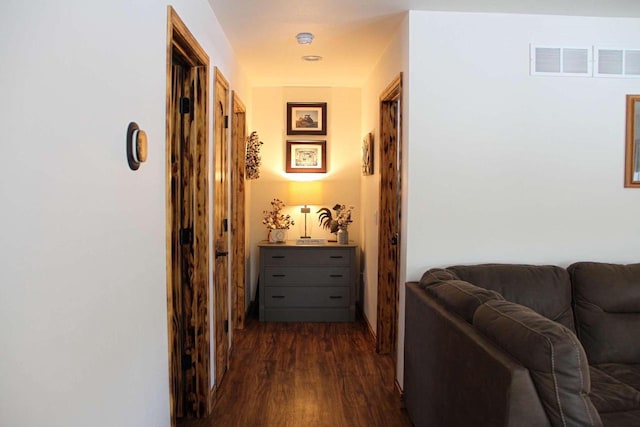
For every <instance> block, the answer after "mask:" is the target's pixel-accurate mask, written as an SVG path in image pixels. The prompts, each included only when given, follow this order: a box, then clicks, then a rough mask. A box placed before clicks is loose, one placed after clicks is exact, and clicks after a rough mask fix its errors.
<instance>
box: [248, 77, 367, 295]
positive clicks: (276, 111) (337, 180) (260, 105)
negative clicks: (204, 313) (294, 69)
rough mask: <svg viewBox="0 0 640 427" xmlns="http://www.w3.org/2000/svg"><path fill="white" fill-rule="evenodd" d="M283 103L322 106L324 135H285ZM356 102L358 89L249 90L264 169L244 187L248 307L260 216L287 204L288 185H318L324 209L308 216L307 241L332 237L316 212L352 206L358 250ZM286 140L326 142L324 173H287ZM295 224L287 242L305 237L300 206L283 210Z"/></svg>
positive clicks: (261, 231) (353, 235)
mask: <svg viewBox="0 0 640 427" xmlns="http://www.w3.org/2000/svg"><path fill="white" fill-rule="evenodd" d="M287 102H326V103H327V135H326V136H319V135H314V136H306V135H287V128H286V117H287V116H286V104H287ZM360 102H361V90H360V89H359V88H343V87H332V88H327V87H257V88H254V89H253V98H252V106H253V109H252V113H251V115H252V127H251V128H250V129H249V133H250V132H251V131H254V130H255V131H257V132H258V135H259V137H260V140H261V141H262V142H263V143H264V144H263V145H262V146H261V148H260V154H261V158H262V166H261V167H260V178H259V179H257V180H253V181H247V188H248V190H249V192H250V194H251V196H250V198H249V199H248V204H247V210H248V212H249V216H250V217H249V223H248V224H249V229H250V246H249V249H250V254H251V255H250V267H251V274H250V282H249V284H250V288H249V290H250V291H249V292H248V293H247V302H248V301H249V299H250V300H253V299H254V297H255V293H256V285H257V280H258V268H259V267H258V256H259V255H258V247H257V245H258V243H259V242H260V241H261V240H264V239H266V238H267V229H266V228H265V226H264V225H263V224H262V218H263V214H262V212H263V211H264V210H269V209H270V207H271V206H270V203H271V200H272V199H274V198H279V199H281V200H283V201H284V202H285V203H286V204H288V205H290V203H289V202H288V200H287V198H288V194H289V183H290V182H291V181H297V180H304V179H311V180H316V181H320V182H322V195H321V201H322V203H320V204H318V205H311V206H310V207H311V213H310V214H308V216H307V230H308V232H309V234H310V236H311V237H319V238H327V239H331V238H334V239H335V236H333V235H331V233H328V232H327V231H325V230H324V229H322V228H321V227H319V225H318V214H317V213H316V211H317V210H318V209H319V208H320V207H328V208H331V207H333V206H334V205H335V204H336V203H341V204H345V205H354V206H355V210H354V216H353V219H354V221H353V223H352V224H351V226H350V227H349V239H350V240H353V241H354V242H355V243H357V244H359V243H360V241H361V236H360V222H361V218H362V215H363V211H362V209H361V207H360V175H361V168H360V158H361V156H360V141H361V140H362V136H361V135H360V118H361V113H360ZM287 140H326V142H327V173H326V174H325V173H322V174H304V173H303V174H300V173H286V172H285V154H286V141H287ZM284 211H285V212H286V213H289V214H290V215H291V216H292V217H293V219H294V220H295V225H294V226H293V227H292V228H291V229H290V230H289V232H288V238H289V239H291V240H295V239H297V238H298V237H300V236H302V235H303V234H304V215H303V214H301V213H300V206H287V207H285V210H284Z"/></svg>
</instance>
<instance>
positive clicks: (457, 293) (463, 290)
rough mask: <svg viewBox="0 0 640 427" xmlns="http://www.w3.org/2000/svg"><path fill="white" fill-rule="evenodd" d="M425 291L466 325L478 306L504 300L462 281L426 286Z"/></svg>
mask: <svg viewBox="0 0 640 427" xmlns="http://www.w3.org/2000/svg"><path fill="white" fill-rule="evenodd" d="M425 291H426V292H427V293H429V294H431V295H432V296H433V297H434V298H435V299H436V300H438V302H440V303H441V304H442V305H443V306H445V307H446V308H447V309H448V310H450V311H452V312H454V313H456V314H457V315H459V316H461V317H462V318H463V319H464V320H466V321H467V322H468V323H471V321H472V320H473V314H474V313H475V312H476V310H477V309H478V307H480V305H482V304H483V303H485V302H486V301H491V300H503V299H504V298H503V297H502V295H500V294H499V293H497V292H496V291H492V290H489V289H485V288H481V287H479V286H475V285H472V284H471V283H469V282H464V281H462V280H447V281H442V282H439V283H436V284H433V285H432V286H428V287H427V288H426V289H425Z"/></svg>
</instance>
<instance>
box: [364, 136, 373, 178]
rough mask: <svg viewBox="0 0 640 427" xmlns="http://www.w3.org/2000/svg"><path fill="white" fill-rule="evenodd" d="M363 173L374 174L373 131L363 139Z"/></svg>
mask: <svg viewBox="0 0 640 427" xmlns="http://www.w3.org/2000/svg"><path fill="white" fill-rule="evenodd" d="M362 175H365V176H367V175H373V132H369V133H368V134H367V135H366V136H365V137H364V139H363V140H362Z"/></svg>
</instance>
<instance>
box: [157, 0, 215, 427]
mask: <svg viewBox="0 0 640 427" xmlns="http://www.w3.org/2000/svg"><path fill="white" fill-rule="evenodd" d="M174 53H175V54H179V55H180V56H181V57H183V58H184V59H186V60H187V61H188V66H189V67H192V68H195V67H202V76H203V80H204V82H203V84H202V86H203V87H202V88H201V91H202V93H201V95H202V96H201V97H199V99H198V102H197V103H195V102H194V105H193V106H192V108H193V111H194V114H195V116H196V120H195V121H194V125H193V127H194V128H193V132H191V134H192V135H194V138H195V140H194V141H193V142H194V143H195V150H196V156H195V157H196V160H195V162H194V169H195V180H196V184H197V185H196V195H195V199H196V203H197V204H198V205H199V206H198V209H196V210H199V211H200V212H199V213H196V215H195V217H194V231H193V234H194V238H193V239H192V240H193V243H192V244H193V245H194V253H195V260H196V265H194V276H197V277H198V280H197V281H196V282H197V286H199V287H201V289H198V295H200V298H198V302H197V304H198V307H197V311H198V313H199V314H200V315H198V316H195V317H194V321H195V322H196V325H194V326H195V328H196V330H198V331H200V332H201V334H200V336H199V337H198V339H197V340H196V342H195V348H196V352H197V358H198V364H197V366H196V369H195V376H196V383H197V385H198V388H197V392H196V394H197V396H196V400H197V407H198V411H201V414H199V415H200V416H205V415H208V414H209V413H210V411H211V407H210V405H209V390H208V388H209V381H210V377H211V369H210V359H209V354H210V353H209V352H210V346H209V322H208V318H209V315H208V313H209V308H210V307H209V298H208V295H209V214H208V197H209V196H208V189H209V183H208V170H209V161H208V153H209V142H208V126H209V116H208V114H209V113H208V112H209V109H208V107H207V100H208V92H209V56H208V55H207V53H206V52H205V51H204V49H202V47H201V46H200V44H199V43H198V42H197V40H196V39H195V37H194V36H193V34H191V32H190V31H189V29H188V28H187V27H186V25H185V24H184V22H183V21H182V20H181V19H180V17H179V16H178V14H177V13H176V11H175V10H174V9H173V8H172V7H171V6H168V7H167V63H166V67H167V69H166V76H167V81H166V90H167V94H166V135H165V159H166V160H165V178H166V182H165V196H166V207H165V209H166V216H167V218H166V220H167V223H166V256H167V259H166V263H167V336H168V346H169V351H168V353H169V354H168V356H169V401H170V415H171V425H172V426H175V425H176V417H177V414H176V395H175V393H176V388H177V387H176V381H177V375H181V374H180V371H181V369H182V368H181V360H180V359H181V354H177V351H176V344H177V343H178V341H177V338H178V337H177V334H178V332H179V331H177V330H176V327H175V325H174V315H175V313H176V311H177V310H176V307H177V304H179V303H180V302H179V301H177V299H176V294H178V295H179V290H180V286H181V283H176V281H174V274H175V273H176V270H177V268H181V267H180V266H176V265H174V262H175V260H174V257H173V256H172V253H173V247H174V246H175V245H177V244H179V240H180V239H179V234H180V233H177V232H176V231H175V227H174V225H173V222H174V216H175V212H176V209H177V207H176V206H174V205H173V203H172V200H173V198H172V183H171V180H172V173H173V171H172V159H171V153H172V152H173V151H172V150H173V142H172V134H173V133H172V132H173V123H172V102H171V94H172V78H171V76H172V63H173V57H174ZM203 385H204V387H203ZM178 392H179V391H178Z"/></svg>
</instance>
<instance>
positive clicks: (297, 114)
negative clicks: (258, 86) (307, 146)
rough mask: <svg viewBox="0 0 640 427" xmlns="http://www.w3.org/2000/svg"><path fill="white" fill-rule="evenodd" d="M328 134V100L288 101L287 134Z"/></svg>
mask: <svg viewBox="0 0 640 427" xmlns="http://www.w3.org/2000/svg"><path fill="white" fill-rule="evenodd" d="M326 134H327V103H326V102H316V103H312V102H287V135H326Z"/></svg>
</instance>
